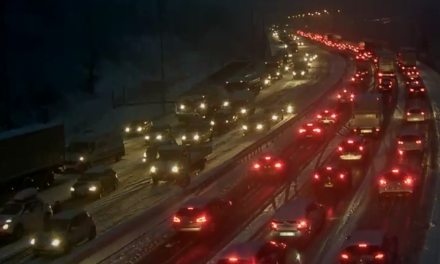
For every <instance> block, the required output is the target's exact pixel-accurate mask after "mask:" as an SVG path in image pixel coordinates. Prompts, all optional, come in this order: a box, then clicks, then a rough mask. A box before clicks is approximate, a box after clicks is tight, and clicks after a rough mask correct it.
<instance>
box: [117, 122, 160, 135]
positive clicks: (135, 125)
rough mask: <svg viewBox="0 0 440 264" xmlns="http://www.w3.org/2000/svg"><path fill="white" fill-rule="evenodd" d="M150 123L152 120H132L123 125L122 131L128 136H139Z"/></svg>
mask: <svg viewBox="0 0 440 264" xmlns="http://www.w3.org/2000/svg"><path fill="white" fill-rule="evenodd" d="M152 125H153V122H152V121H148V120H134V121H131V122H130V123H128V124H127V125H126V126H125V128H124V132H125V134H126V135H128V136H133V135H136V136H139V135H142V134H144V133H145V132H146V131H148V130H149V129H150V128H151V126H152Z"/></svg>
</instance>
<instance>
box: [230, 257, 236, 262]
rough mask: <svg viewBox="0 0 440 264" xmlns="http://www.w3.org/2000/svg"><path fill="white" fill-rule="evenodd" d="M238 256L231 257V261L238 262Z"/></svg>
mask: <svg viewBox="0 0 440 264" xmlns="http://www.w3.org/2000/svg"><path fill="white" fill-rule="evenodd" d="M237 261H238V258H229V262H237Z"/></svg>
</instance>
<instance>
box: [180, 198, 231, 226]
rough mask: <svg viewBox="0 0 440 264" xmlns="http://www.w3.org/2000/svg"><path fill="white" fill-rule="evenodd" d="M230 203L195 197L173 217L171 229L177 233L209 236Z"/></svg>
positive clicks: (216, 199)
mask: <svg viewBox="0 0 440 264" xmlns="http://www.w3.org/2000/svg"><path fill="white" fill-rule="evenodd" d="M231 204H232V203H230V202H229V201H225V200H222V199H220V198H217V197H202V196H199V197H195V198H192V199H190V200H188V201H187V202H185V203H184V204H182V206H181V207H180V209H179V210H178V211H177V212H176V214H175V215H174V217H173V228H174V230H175V231H176V232H178V233H187V234H203V235H205V234H209V233H211V232H213V231H215V228H216V226H217V227H218V226H219V225H220V224H221V222H219V218H220V217H222V216H223V215H224V214H225V212H227V210H228V209H229V207H230V206H231Z"/></svg>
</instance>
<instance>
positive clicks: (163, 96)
mask: <svg viewBox="0 0 440 264" xmlns="http://www.w3.org/2000/svg"><path fill="white" fill-rule="evenodd" d="M164 2H165V0H157V2H156V3H157V11H158V15H159V31H160V32H159V34H160V75H161V83H162V84H161V87H160V89H161V91H160V92H161V101H162V112H163V114H165V112H166V90H167V86H166V83H165V58H164V48H163V39H164V25H163V23H164V21H163V20H164V15H163V13H164V5H165V3H164Z"/></svg>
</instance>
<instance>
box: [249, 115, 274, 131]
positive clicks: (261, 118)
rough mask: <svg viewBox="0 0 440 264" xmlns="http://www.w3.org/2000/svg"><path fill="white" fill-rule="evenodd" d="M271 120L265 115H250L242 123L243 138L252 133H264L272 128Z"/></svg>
mask: <svg viewBox="0 0 440 264" xmlns="http://www.w3.org/2000/svg"><path fill="white" fill-rule="evenodd" d="M272 123H273V122H272V119H271V118H270V117H269V116H268V115H267V114H266V113H261V112H260V113H255V114H251V115H249V116H247V117H245V119H244V120H243V121H242V132H243V136H245V135H248V134H253V133H266V132H268V131H270V129H271V127H272Z"/></svg>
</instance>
